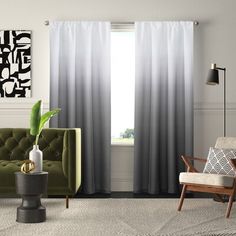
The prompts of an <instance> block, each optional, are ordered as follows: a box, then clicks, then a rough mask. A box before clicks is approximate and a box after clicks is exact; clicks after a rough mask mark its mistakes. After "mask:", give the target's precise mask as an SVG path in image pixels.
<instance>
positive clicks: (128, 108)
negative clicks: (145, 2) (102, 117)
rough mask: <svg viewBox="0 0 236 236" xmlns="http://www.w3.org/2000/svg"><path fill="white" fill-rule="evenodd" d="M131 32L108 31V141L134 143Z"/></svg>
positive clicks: (132, 44)
mask: <svg viewBox="0 0 236 236" xmlns="http://www.w3.org/2000/svg"><path fill="white" fill-rule="evenodd" d="M134 53H135V50H134V32H133V31H123V32H121V31H119V32H111V143H112V144H133V142H134V73H135V72H134V68H135V67H134V64H135V54H134Z"/></svg>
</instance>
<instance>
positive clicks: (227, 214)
mask: <svg viewBox="0 0 236 236" xmlns="http://www.w3.org/2000/svg"><path fill="white" fill-rule="evenodd" d="M233 201H234V194H233V193H232V194H231V195H230V198H229V203H228V207H227V210H226V215H225V217H226V218H229V216H230V212H231V208H232V205H233Z"/></svg>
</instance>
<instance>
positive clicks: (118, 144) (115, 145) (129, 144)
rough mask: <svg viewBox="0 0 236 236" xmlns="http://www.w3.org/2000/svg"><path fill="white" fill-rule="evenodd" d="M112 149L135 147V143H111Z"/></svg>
mask: <svg viewBox="0 0 236 236" xmlns="http://www.w3.org/2000/svg"><path fill="white" fill-rule="evenodd" d="M111 146H112V147H134V144H133V143H111Z"/></svg>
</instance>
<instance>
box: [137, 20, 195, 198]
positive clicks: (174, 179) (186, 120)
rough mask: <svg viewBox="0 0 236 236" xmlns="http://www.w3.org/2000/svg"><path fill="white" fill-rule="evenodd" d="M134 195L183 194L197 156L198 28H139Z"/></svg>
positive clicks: (145, 25) (171, 24) (153, 25)
mask: <svg viewBox="0 0 236 236" xmlns="http://www.w3.org/2000/svg"><path fill="white" fill-rule="evenodd" d="M135 34H136V36H135V37H136V69H135V70H136V71H135V72H136V75H135V77H136V78H135V151H134V192H135V193H140V192H146V193H150V194H159V193H177V192H178V191H179V189H178V188H179V183H178V175H179V172H180V171H182V170H184V165H183V163H182V162H181V160H180V155H181V154H188V155H191V154H192V152H193V94H192V92H193V88H192V83H193V81H192V67H193V65H192V64H193V23H192V22H137V23H135Z"/></svg>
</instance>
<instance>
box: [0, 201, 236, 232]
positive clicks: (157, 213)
mask: <svg viewBox="0 0 236 236" xmlns="http://www.w3.org/2000/svg"><path fill="white" fill-rule="evenodd" d="M20 203H21V200H20V199H0V235H1V236H5V235H6V236H11V235H12V236H13V235H14V236H28V235H29V236H32V235H43V236H45V235H56V236H69V235H78V236H80V235H81V236H87V235H88V236H90V235H91V236H93V235H94V236H113V235H119V236H129V235H130V236H133V235H136V236H159V235H160V236H180V235H181V236H185V235H189V236H190V235H191V236H198V235H201V236H205V235H210V236H215V235H219V236H224V235H236V209H234V206H233V209H232V214H231V217H230V219H225V218H224V214H225V211H226V207H227V205H226V204H222V203H217V202H214V201H213V200H211V199H186V200H185V202H184V205H183V209H182V211H181V212H177V210H176V209H177V204H178V199H72V200H70V208H69V209H66V208H65V200H64V199H43V200H42V203H43V205H44V206H45V207H46V208H47V221H46V222H44V223H38V224H22V223H17V222H16V208H17V206H19V205H20Z"/></svg>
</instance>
